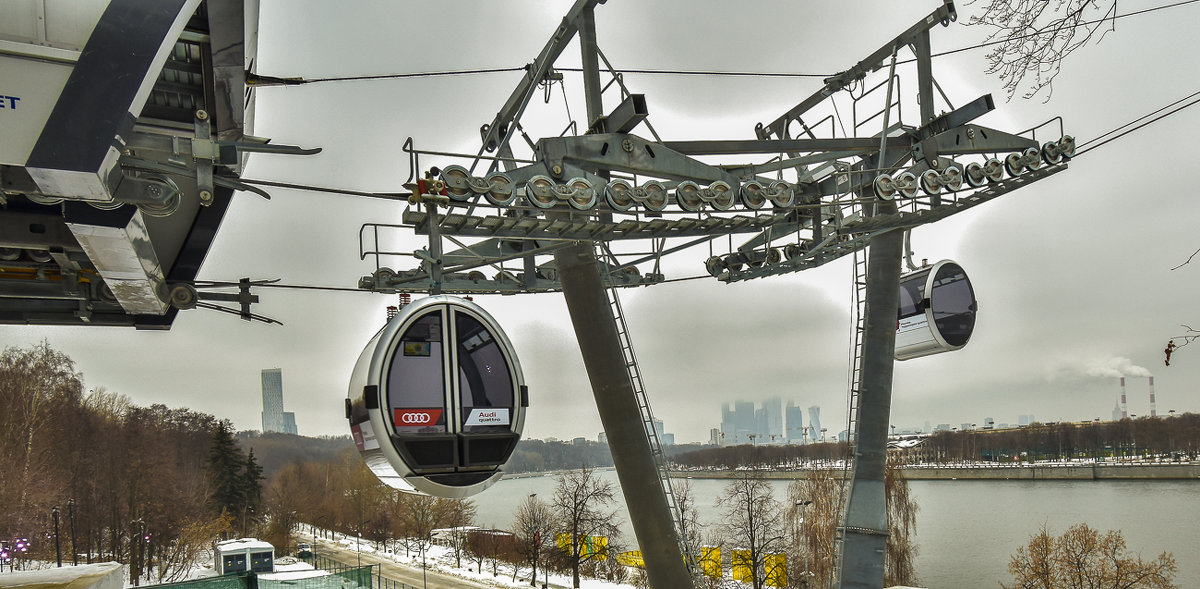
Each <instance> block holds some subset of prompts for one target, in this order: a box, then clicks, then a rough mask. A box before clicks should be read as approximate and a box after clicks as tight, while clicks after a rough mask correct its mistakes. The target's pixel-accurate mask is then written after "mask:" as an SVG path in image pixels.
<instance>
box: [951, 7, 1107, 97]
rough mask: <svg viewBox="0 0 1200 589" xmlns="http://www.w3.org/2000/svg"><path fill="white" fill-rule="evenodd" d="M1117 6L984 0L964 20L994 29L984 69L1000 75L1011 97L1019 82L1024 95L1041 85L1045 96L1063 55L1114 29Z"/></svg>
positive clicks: (988, 38)
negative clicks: (971, 14) (981, 4)
mask: <svg viewBox="0 0 1200 589" xmlns="http://www.w3.org/2000/svg"><path fill="white" fill-rule="evenodd" d="M1116 12H1117V2H1116V0H1052V1H1051V0H985V1H984V3H983V10H982V11H981V12H980V13H979V14H977V15H973V16H971V18H970V20H969V21H968V22H967V24H969V25H979V26H984V27H987V28H990V29H994V30H993V31H992V33H991V34H989V35H988V37H987V41H988V42H989V44H993V43H994V47H993V48H992V50H991V51H989V52H988V54H987V59H988V63H989V66H988V69H987V72H988V73H989V74H997V75H999V76H1000V79H1001V80H1003V81H1004V89H1005V91H1006V92H1007V93H1008V98H1009V99H1010V100H1011V99H1012V97H1013V95H1014V94H1015V93H1016V92H1017V90H1018V89H1020V88H1022V87H1026V88H1027V90H1025V92H1024V93H1023V94H1022V96H1023V97H1024V98H1032V97H1034V96H1036V95H1037V94H1038V93H1040V92H1041V91H1042V90H1045V91H1046V100H1049V99H1050V94H1051V93H1052V92H1053V91H1054V78H1055V77H1057V76H1058V73H1059V71H1060V70H1061V68H1062V62H1063V60H1064V59H1066V57H1067V56H1068V55H1070V54H1071V53H1072V52H1074V51H1075V50H1076V49H1079V48H1080V47H1083V46H1084V45H1086V44H1087V43H1088V41H1091V40H1092V39H1093V38H1094V37H1096V35H1097V33H1099V39H1103V37H1104V35H1105V34H1106V33H1108V32H1109V31H1112V30H1114V28H1115V24H1116V19H1115V17H1116Z"/></svg>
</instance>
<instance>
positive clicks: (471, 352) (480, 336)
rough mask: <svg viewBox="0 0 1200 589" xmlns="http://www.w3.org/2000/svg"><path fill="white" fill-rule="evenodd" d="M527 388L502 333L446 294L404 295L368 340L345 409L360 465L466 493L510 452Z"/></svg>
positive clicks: (491, 477) (398, 479) (418, 486)
mask: <svg viewBox="0 0 1200 589" xmlns="http://www.w3.org/2000/svg"><path fill="white" fill-rule="evenodd" d="M526 406H528V391H527V389H526V387H525V381H524V377H523V376H522V374H521V366H520V364H519V363H518V362H517V355H516V352H515V351H514V349H513V346H512V344H511V343H510V342H509V340H508V337H507V336H506V335H505V334H504V332H503V331H502V330H501V329H500V326H499V325H498V324H497V323H496V321H495V319H493V318H492V316H491V315H489V314H488V313H487V312H486V311H484V310H483V308H481V307H480V306H478V305H476V304H475V303H472V302H470V301H467V300H464V299H461V298H458V297H452V296H445V295H439V296H431V297H426V298H423V299H420V300H416V301H413V302H412V303H409V304H408V305H405V306H404V308H402V309H401V310H400V313H399V314H398V315H397V316H396V317H393V318H392V319H391V320H390V321H388V323H387V325H386V326H384V328H383V329H382V330H380V332H379V333H378V334H376V335H375V337H374V338H373V339H372V340H371V341H370V343H368V344H367V347H366V349H364V350H363V353H362V355H361V356H359V359H358V362H357V363H356V364H355V367H354V374H353V376H352V377H351V380H350V392H349V398H348V399H347V408H346V410H347V417H348V418H349V420H350V429H351V433H352V434H353V436H354V441H355V444H356V445H357V446H358V450H359V452H360V453H361V454H362V456H363V459H364V460H365V461H366V464H367V466H368V467H369V468H370V469H371V470H372V471H373V472H374V473H375V475H376V476H378V477H379V479H380V480H381V481H383V482H384V483H386V484H388V485H390V486H392V487H395V488H397V489H400V490H402V491H416V492H421V493H426V494H429V495H435V496H439V497H466V496H469V495H474V494H475V493H478V492H480V491H482V490H484V489H486V488H487V487H489V486H491V485H492V484H493V483H495V482H496V481H497V480H499V478H500V469H501V467H502V466H503V465H504V464H505V463H506V462H508V459H509V457H511V456H512V452H513V449H514V448H515V447H516V444H517V441H518V440H519V439H520V438H521V430H522V428H523V427H524V422H525V407H526Z"/></svg>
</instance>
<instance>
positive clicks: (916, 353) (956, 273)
mask: <svg viewBox="0 0 1200 589" xmlns="http://www.w3.org/2000/svg"><path fill="white" fill-rule="evenodd" d="M977 310H978V302H977V301H976V300H975V291H974V290H973V289H972V288H971V281H970V280H969V279H967V273H966V272H964V271H963V269H962V266H959V265H958V264H956V263H955V262H952V261H950V260H942V261H940V262H938V263H936V264H934V265H932V266H926V267H924V268H921V269H919V270H917V271H915V272H912V273H909V274H906V275H904V276H902V277H901V278H900V312H899V322H898V326H897V330H896V359H897V360H908V359H910V358H920V357H921V356H929V355H932V354H940V353H942V352H949V351H953V350H958V349H961V348H962V347H963V346H965V345H967V342H968V341H969V340H970V339H971V333H972V332H973V331H974V330H975V313H976V311H977Z"/></svg>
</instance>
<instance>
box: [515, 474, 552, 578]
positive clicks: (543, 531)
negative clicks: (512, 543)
mask: <svg viewBox="0 0 1200 589" xmlns="http://www.w3.org/2000/svg"><path fill="white" fill-rule="evenodd" d="M513 531H514V532H515V533H516V535H517V542H518V545H517V550H518V552H519V553H520V554H521V556H522V558H524V559H525V561H526V562H528V563H529V566H530V568H531V569H532V572H531V573H530V574H529V585H530V586H531V587H532V586H534V584H535V582H534V580H535V579H536V578H537V568H538V561H539V560H541V555H542V546H543V544H545V543H549V542H552V539H551V538H550V534H552V533H553V532H554V512H553V511H551V510H550V506H549V505H547V504H546V502H545V501H542V500H541V499H538V498H537V496H536V495H530V496H528V497H526V498H525V500H524V501H522V502H521V503H520V505H517V514H516V518H515V519H514V520H513ZM516 575H517V572H516V565H515V564H514V565H513V577H514V578H515V577H516Z"/></svg>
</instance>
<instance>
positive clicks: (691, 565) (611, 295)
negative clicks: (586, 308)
mask: <svg viewBox="0 0 1200 589" xmlns="http://www.w3.org/2000/svg"><path fill="white" fill-rule="evenodd" d="M608 303H609V306H610V307H611V308H612V314H613V320H614V322H615V323H616V326H617V337H618V338H619V339H620V342H621V355H622V356H623V359H624V362H625V368H626V369H627V370H628V371H629V380H630V381H631V382H632V383H633V392H634V395H635V396H636V397H637V403H638V410H639V411H641V414H642V425H643V426H644V429H645V431H646V435H647V436H648V437H649V439H650V452H651V454H652V455H653V456H654V465H655V466H656V467H657V468H658V480H659V483H660V484H661V486H662V490H663V494H664V495H666V498H667V506H668V507H670V509H671V516H672V517H671V519H672V520H673V521H674V523H675V537H676V539H677V541H678V542H679V552H680V553H681V554H683V560H684V563H686V565H687V567H688V570H689V571H691V573H692V575H693V576H695V575H696V572H697V569H696V559H695V555H694V554H693V553H692V549H691V543H690V542H689V541H688V538H687V534H686V533H685V532H686V529H685V525H684V519H683V517H684V515H683V510H682V509H681V508H680V506H679V503H678V501H676V500H675V491H674V490H673V489H672V488H671V473H670V471H669V470H668V469H667V458H666V455H664V454H663V449H662V442H661V441H660V440H659V436H658V429H657V428H655V427H654V413H653V412H652V411H651V410H650V398H649V397H647V396H646V387H645V384H644V383H643V381H642V373H641V370H640V369H639V368H638V363H637V356H636V355H635V354H634V353H633V343H632V342H631V341H630V339H629V326H628V325H627V324H626V323H625V312H624V310H623V309H622V308H621V299H620V298H619V297H618V296H617V288H616V287H615V286H611V285H610V286H609V287H608Z"/></svg>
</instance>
